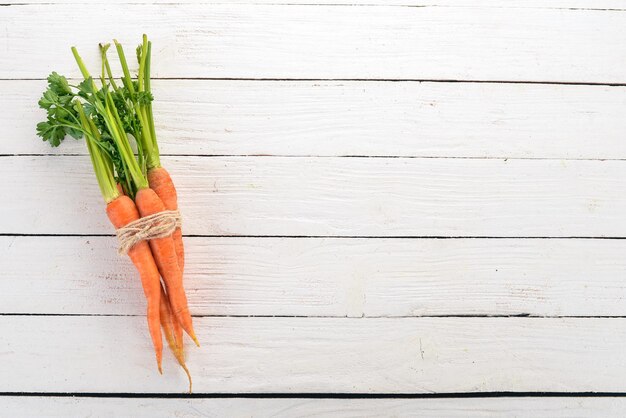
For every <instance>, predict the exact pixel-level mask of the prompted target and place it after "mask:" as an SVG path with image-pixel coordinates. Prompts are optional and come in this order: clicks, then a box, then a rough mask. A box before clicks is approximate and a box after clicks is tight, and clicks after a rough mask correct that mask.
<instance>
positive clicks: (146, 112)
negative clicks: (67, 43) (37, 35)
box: [37, 35, 199, 392]
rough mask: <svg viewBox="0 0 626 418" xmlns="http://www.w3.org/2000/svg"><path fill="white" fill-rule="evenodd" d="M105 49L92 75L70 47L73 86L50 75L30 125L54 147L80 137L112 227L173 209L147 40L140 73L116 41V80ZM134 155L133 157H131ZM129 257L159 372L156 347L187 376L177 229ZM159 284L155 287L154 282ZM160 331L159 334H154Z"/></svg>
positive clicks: (140, 52)
mask: <svg viewBox="0 0 626 418" xmlns="http://www.w3.org/2000/svg"><path fill="white" fill-rule="evenodd" d="M108 49H109V44H106V45H102V44H101V45H100V52H101V58H102V63H101V74H100V76H99V78H98V79H95V78H94V77H92V76H91V74H90V73H89V71H88V70H87V67H86V66H85V64H84V62H83V60H82V59H81V57H80V56H79V54H78V51H77V50H76V48H74V47H73V48H72V53H73V55H74V58H75V60H76V62H77V64H78V67H79V69H80V71H81V73H82V75H83V78H84V80H83V81H82V82H80V83H79V84H76V85H74V84H70V82H69V81H68V80H67V79H66V78H65V77H64V76H61V75H59V74H57V73H56V72H53V73H52V74H51V75H50V76H49V77H48V88H47V90H46V91H45V92H44V93H43V96H42V98H41V100H40V101H39V106H40V107H41V108H43V109H45V110H46V112H47V118H46V120H45V121H44V122H40V123H39V124H37V134H38V135H39V136H41V137H42V138H43V140H44V141H48V142H49V143H50V145H52V146H53V147H56V146H59V145H60V144H61V142H62V141H63V139H64V138H65V137H66V136H68V135H69V136H72V137H74V138H76V139H79V138H85V143H86V145H87V150H88V151H89V156H90V158H91V162H92V165H93V170H94V172H95V175H96V179H97V182H98V185H99V187H100V191H101V192H102V197H103V198H104V201H105V203H106V213H107V215H108V217H109V220H110V221H111V224H112V225H113V227H114V228H116V229H119V228H122V227H125V226H126V225H128V224H129V223H131V222H133V221H135V220H138V219H140V217H145V216H150V215H153V214H156V213H159V212H163V211H165V210H169V211H176V210H177V209H178V203H177V197H176V189H175V187H174V183H173V182H172V179H171V178H170V175H169V173H168V172H167V170H166V169H165V168H163V167H162V166H161V161H160V156H159V147H158V144H157V138H156V132H155V128H154V121H153V117H152V100H153V96H152V92H151V90H150V53H151V42H150V41H148V38H147V36H146V35H143V40H142V43H141V45H139V46H138V47H137V61H138V63H139V70H138V72H137V76H136V77H135V78H133V77H131V73H130V70H129V67H128V64H127V61H126V56H125V55H124V50H123V48H122V45H121V44H119V43H118V42H117V41H115V49H116V50H117V55H118V56H119V61H120V64H121V68H122V74H123V75H122V76H121V77H120V78H118V79H116V78H115V77H114V76H113V73H112V71H111V66H110V64H109V61H108V59H107V50H108ZM135 149H136V152H135V151H134V150H135ZM128 256H129V257H130V259H131V260H132V262H133V264H134V265H135V267H136V268H137V271H138V272H139V277H140V279H141V284H142V286H143V291H144V294H145V296H146V300H147V320H148V329H149V331H150V336H151V338H152V344H153V345H154V350H155V353H156V361H157V366H158V369H159V372H160V373H162V366H161V363H162V357H163V341H162V335H165V340H166V341H167V343H168V345H169V348H170V349H171V351H172V352H173V354H174V356H175V358H176V359H177V361H178V363H179V364H180V365H181V366H182V367H183V369H184V370H185V372H186V373H187V376H188V378H189V391H190V392H191V376H190V374H189V370H188V369H187V366H186V365H185V356H184V351H183V330H184V331H185V332H186V333H187V334H188V335H189V336H190V337H191V338H192V339H193V341H194V342H195V343H196V345H198V346H199V343H198V340H197V338H196V335H195V333H194V330H193V325H192V318H191V315H190V313H189V308H188V306H187V297H186V295H185V290H184V288H183V268H184V263H185V256H184V248H183V240H182V234H181V230H180V228H179V227H177V228H176V230H175V231H174V232H173V233H172V235H171V236H166V237H162V238H156V239H150V240H149V241H140V242H139V243H137V244H135V245H134V246H133V247H132V248H131V249H130V250H129V251H128ZM161 279H162V281H161ZM161 330H162V331H161Z"/></svg>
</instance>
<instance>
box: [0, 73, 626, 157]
mask: <svg viewBox="0 0 626 418" xmlns="http://www.w3.org/2000/svg"><path fill="white" fill-rule="evenodd" d="M45 84H46V83H45V82H43V81H0V91H2V92H3V94H2V95H0V126H3V132H4V135H2V137H1V138H0V154H13V153H19V154H24V153H35V154H41V153H45V154H48V153H81V154H84V153H86V150H85V146H84V144H83V143H82V141H78V142H77V141H74V140H73V139H71V138H70V139H68V140H67V141H66V142H65V143H64V144H63V146H62V147H59V148H57V149H54V150H53V149H52V148H50V146H49V145H48V144H47V143H44V142H42V141H41V140H40V138H38V137H36V136H35V125H36V124H37V122H39V121H40V120H42V119H44V117H45V113H44V112H43V111H42V110H40V109H38V108H37V98H38V97H39V96H40V95H41V93H42V92H43V90H44V88H45ZM154 93H155V97H156V101H155V104H154V105H155V120H156V122H157V129H158V132H159V142H160V148H161V152H163V153H164V154H183V155H196V154H205V155H206V154H210V155H219V154H222V155H250V154H263V155H326V156H337V155H386V156H433V157H502V158H606V159H611V158H626V141H624V135H623V133H624V132H625V131H626V118H624V117H623V113H624V108H626V88H624V87H606V86H571V85H569V86H568V85H529V84H475V83H419V82H398V83H390V82H319V81H318V82H308V81H301V82H285V81H274V82H263V81H210V80H156V81H155V82H154Z"/></svg>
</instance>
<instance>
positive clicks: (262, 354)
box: [0, 316, 626, 393]
mask: <svg viewBox="0 0 626 418" xmlns="http://www.w3.org/2000/svg"><path fill="white" fill-rule="evenodd" d="M194 327H195V329H196V334H197V335H198V338H199V339H200V341H201V342H202V343H204V345H203V347H202V348H195V347H193V348H192V347H190V348H189V349H188V353H187V359H188V364H189V365H190V367H191V371H192V373H193V375H194V390H195V392H196V393H215V392H220V393H243V392H250V393H263V392H271V393H275V392H284V393H304V392H307V393H308V392H310V393H320V392H321V393H333V392H354V393H431V392H481V391H563V392H568V391H575V392H581V391H606V392H613V391H615V392H623V391H624V390H625V389H626V386H625V383H624V379H623V376H624V373H626V353H625V352H624V349H623V342H624V339H625V338H626V319H589V318H586V319H553V318H551V319H541V318H402V319H398V318H392V319H390V318H378V319H375V318H366V319H365V318H358V319H349V318H232V317H230V318H224V317H222V318H207V317H204V318H196V319H195V321H194ZM42 342H45V344H42ZM0 347H2V358H3V361H2V362H0V375H2V376H4V379H2V380H1V381H0V391H2V392H46V391H51V390H54V391H57V392H103V393H104V392H159V393H161V392H179V393H180V392H184V391H185V390H186V389H187V382H186V377H185V376H184V374H183V373H182V372H181V371H180V369H179V368H177V367H176V366H175V361H174V359H173V358H172V357H171V356H170V355H169V353H168V355H167V356H166V359H167V360H166V362H165V364H164V369H165V371H164V375H163V376H160V375H159V374H158V371H157V370H156V366H155V364H154V359H153V357H152V356H151V355H148V354H149V353H150V351H151V349H150V340H149V338H148V335H147V330H146V325H145V318H140V317H103V316H99V317H98V316H95V317H94V316H91V317H85V316H82V317H68V316H57V317H40V316H1V317H0ZM51 358H52V359H54V361H50V359H51Z"/></svg>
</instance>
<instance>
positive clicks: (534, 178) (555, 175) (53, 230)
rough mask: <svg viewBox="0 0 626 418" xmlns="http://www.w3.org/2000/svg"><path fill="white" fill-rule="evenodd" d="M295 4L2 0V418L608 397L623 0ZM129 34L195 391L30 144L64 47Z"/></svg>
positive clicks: (74, 158)
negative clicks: (184, 306)
mask: <svg viewBox="0 0 626 418" xmlns="http://www.w3.org/2000/svg"><path fill="white" fill-rule="evenodd" d="M314 3H315V4H312V3H311V2H309V1H299V0H296V1H264V0H242V1H234V2H225V1H210V0H204V1H195V0H183V1H180V2H176V4H174V3H172V2H170V1H161V0H140V1H132V2H130V1H128V0H115V1H111V2H104V1H97V2H93V3H91V2H90V3H89V4H85V3H84V2H79V1H76V0H55V1H52V2H50V1H40V0H26V1H20V2H12V1H10V2H9V3H8V4H7V5H3V6H2V7H0V29H2V30H0V51H1V53H0V126H1V127H2V128H3V132H2V135H0V176H1V177H2V179H3V181H2V182H0V198H1V199H2V200H1V201H2V204H0V249H1V250H2V251H0V271H2V273H1V274H0V376H2V377H3V378H2V379H0V411H2V412H0V415H2V414H3V413H4V412H6V411H9V412H10V415H11V416H12V417H13V416H63V417H65V416H121V415H132V416H181V417H187V416H189V417H192V416H236V417H238V416H259V417H264V416H289V417H291V416H364V415H366V416H444V417H445V416H450V417H457V416H468V415H470V416H486V417H487V416H520V417H525V416H546V417H553V416H563V417H565V416H599V417H605V416H621V415H623V412H624V410H625V408H626V406H625V405H624V399H626V385H625V384H624V379H623V376H624V374H625V373H626V354H624V345H625V344H626V322H625V321H626V319H625V318H626V302H625V300H626V282H625V281H624V271H625V270H626V261H624V260H625V258H624V254H626V240H625V239H624V238H626V222H624V220H623V219H624V214H625V213H626V198H625V197H624V196H626V195H625V194H624V191H625V190H626V118H625V117H624V115H626V72H625V70H624V63H626V37H625V36H624V34H625V29H624V28H626V13H624V12H625V11H626V2H624V1H618V0H615V1H612V0H603V1H598V2H591V1H588V0H558V1H554V2H549V3H547V2H539V1H534V0H533V1H529V2H521V1H519V0H507V1H501V2H500V1H490V0H477V1H472V2H465V1H457V0H432V1H417V0H406V1H395V0H394V1H389V2H385V1H381V0H363V1H355V2H353V1H342V0H323V1H318V2H314ZM414 6H419V7H414ZM86 16H97V18H90V19H87V18H85V17H86ZM70 23H71V24H70ZM70 28H71V29H70ZM143 32H146V33H148V34H149V35H150V36H151V38H152V39H153V42H154V46H155V48H154V52H153V55H154V57H153V70H154V74H155V76H156V79H155V81H154V92H155V96H156V101H155V103H154V109H155V118H156V124H157V132H158V135H159V141H160V143H161V151H162V153H163V154H164V155H165V156H164V158H163V162H164V164H165V165H166V166H167V168H168V169H169V170H170V171H171V173H172V175H173V177H174V180H175V181H176V184H177V186H178V188H179V197H180V206H181V210H182V213H183V218H184V228H183V230H184V233H185V234H186V237H185V243H186V248H187V254H188V258H187V265H186V278H185V280H186V282H185V283H186V287H187V291H188V295H189V301H190V307H191V311H192V313H193V314H194V316H195V323H196V324H197V325H196V327H197V331H198V334H199V337H200V340H201V341H202V344H203V346H202V348H199V349H198V348H195V347H191V346H189V347H188V359H189V366H190V369H191V372H192V374H193V376H194V382H195V387H194V389H195V394H196V395H195V396H197V398H184V396H185V395H184V394H183V392H184V391H185V390H186V382H185V376H184V375H183V374H182V373H181V372H180V371H179V370H178V369H177V368H176V366H175V362H174V359H173V358H172V357H171V356H170V355H169V354H168V355H166V361H165V367H164V368H165V374H164V375H163V376H160V375H158V373H157V372H156V369H155V367H154V364H153V358H152V356H151V355H150V354H149V353H150V342H149V338H148V333H147V330H146V326H145V317H144V315H143V313H144V311H145V303H144V301H143V296H142V294H141V290H140V286H139V283H138V280H137V277H136V274H135V272H134V271H133V269H132V267H131V266H130V263H129V262H128V261H127V260H126V259H124V258H120V257H118V256H117V254H116V251H115V247H116V241H115V238H114V236H113V231H112V229H111V227H110V225H108V222H107V220H106V217H105V215H104V208H103V202H102V199H101V198H100V196H99V194H98V189H97V186H96V182H95V179H94V177H93V173H92V172H91V168H90V165H89V161H88V158H87V156H86V155H85V154H86V152H85V148H84V144H83V143H82V142H80V141H75V140H73V139H68V140H67V141H66V143H64V144H63V146H62V147H59V148H57V149H52V148H50V147H49V146H48V144H46V143H42V142H41V141H40V140H39V139H38V138H37V137H36V136H35V134H34V126H35V124H36V123H37V121H39V120H41V119H42V118H43V112H42V111H40V110H39V109H37V100H38V98H39V95H40V94H41V91H42V90H43V89H44V87H45V84H46V83H45V77H46V76H47V74H48V73H49V72H50V71H52V70H56V71H59V72H62V73H64V74H66V75H68V76H72V77H76V76H77V75H78V71H77V69H76V66H75V64H74V61H73V60H72V57H71V54H70V52H69V47H70V46H71V45H76V46H77V47H78V48H79V50H80V52H81V53H82V55H83V56H84V57H85V59H86V61H87V62H88V64H89V66H90V67H91V68H92V69H93V71H94V72H95V71H96V68H97V62H98V61H97V59H96V58H97V48H96V45H97V43H98V42H102V41H110V40H111V39H112V38H113V37H116V38H118V39H119V40H120V41H122V42H124V43H125V44H126V45H127V49H128V50H129V51H130V50H131V47H132V46H133V45H134V44H136V43H137V42H138V40H139V36H140V34H141V33H143ZM501 392H505V393H501ZM72 395H79V397H75V398H74V397H72ZM243 395H245V397H241V396H243ZM400 395H401V396H400ZM217 396H225V398H220V397H217ZM306 396H312V397H310V398H307V397H306ZM351 396H358V398H351Z"/></svg>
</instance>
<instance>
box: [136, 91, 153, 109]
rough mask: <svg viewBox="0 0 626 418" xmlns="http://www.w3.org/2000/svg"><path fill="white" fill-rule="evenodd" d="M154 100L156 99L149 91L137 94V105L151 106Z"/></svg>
mask: <svg viewBox="0 0 626 418" xmlns="http://www.w3.org/2000/svg"><path fill="white" fill-rule="evenodd" d="M152 100H154V97H152V93H150V92H149V91H140V92H139V93H137V103H139V104H140V105H144V106H146V105H149V104H150V102H152Z"/></svg>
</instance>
